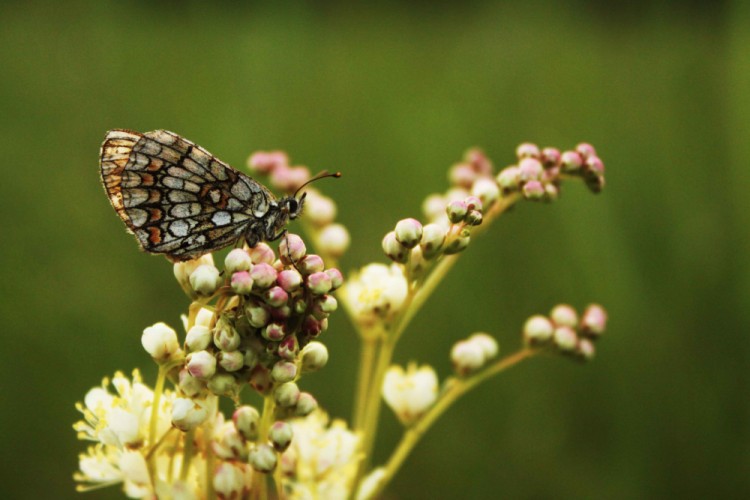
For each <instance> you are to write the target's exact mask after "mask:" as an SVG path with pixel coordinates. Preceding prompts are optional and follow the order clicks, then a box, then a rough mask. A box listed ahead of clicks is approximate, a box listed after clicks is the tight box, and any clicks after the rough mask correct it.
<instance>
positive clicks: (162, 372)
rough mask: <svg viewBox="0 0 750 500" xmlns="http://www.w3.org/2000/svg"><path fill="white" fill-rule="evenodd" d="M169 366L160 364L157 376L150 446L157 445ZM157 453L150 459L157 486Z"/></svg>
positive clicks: (150, 422)
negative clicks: (160, 406)
mask: <svg viewBox="0 0 750 500" xmlns="http://www.w3.org/2000/svg"><path fill="white" fill-rule="evenodd" d="M168 371H169V367H168V366H167V365H166V364H162V365H159V373H158V374H157V376H156V386H155V387H154V399H153V401H152V402H151V420H150V421H149V425H148V445H149V446H150V447H152V448H153V447H155V446H156V430H157V427H158V426H159V425H158V424H159V405H160V403H161V395H162V394H163V393H164V382H165V381H166V379H167V372H168ZM155 457H156V454H153V455H151V457H150V458H149V460H148V470H149V474H150V476H151V482H152V483H153V484H152V486H154V487H156V483H155V482H154V481H155V480H156V478H155V474H156V463H155V460H156V458H155Z"/></svg>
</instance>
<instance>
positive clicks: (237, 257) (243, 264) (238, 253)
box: [224, 248, 253, 274]
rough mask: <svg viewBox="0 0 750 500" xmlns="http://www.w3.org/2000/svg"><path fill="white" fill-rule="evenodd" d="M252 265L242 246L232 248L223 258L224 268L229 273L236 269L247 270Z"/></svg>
mask: <svg viewBox="0 0 750 500" xmlns="http://www.w3.org/2000/svg"><path fill="white" fill-rule="evenodd" d="M252 265H253V262H252V260H251V259H250V255H248V253H247V252H246V251H245V250H244V249H242V248H235V249H233V250H232V251H231V252H229V253H228V254H227V256H226V258H225V259H224V268H225V269H226V270H227V272H228V273H229V274H232V273H236V272H237V271H249V270H250V268H251V267H252Z"/></svg>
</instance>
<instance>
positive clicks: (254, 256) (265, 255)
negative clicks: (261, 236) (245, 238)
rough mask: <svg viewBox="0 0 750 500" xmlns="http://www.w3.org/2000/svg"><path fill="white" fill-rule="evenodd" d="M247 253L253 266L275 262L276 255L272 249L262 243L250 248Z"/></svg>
mask: <svg viewBox="0 0 750 500" xmlns="http://www.w3.org/2000/svg"><path fill="white" fill-rule="evenodd" d="M248 253H249V255H250V259H251V260H252V261H253V263H254V264H261V263H264V264H273V261H275V260H276V254H275V253H274V252H273V248H271V247H270V246H268V244H267V243H264V242H260V243H258V244H257V245H255V246H254V247H252V248H250V249H249V250H248Z"/></svg>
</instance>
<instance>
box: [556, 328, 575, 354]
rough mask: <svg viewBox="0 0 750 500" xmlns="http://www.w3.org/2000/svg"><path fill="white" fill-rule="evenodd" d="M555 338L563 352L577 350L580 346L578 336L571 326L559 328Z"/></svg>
mask: <svg viewBox="0 0 750 500" xmlns="http://www.w3.org/2000/svg"><path fill="white" fill-rule="evenodd" d="M553 338H554V341H555V345H556V346H557V348H558V349H560V350H561V351H563V352H570V351H573V350H575V348H576V345H577V344H578V336H577V335H576V332H575V330H573V329H572V328H570V327H569V326H559V327H557V328H555V333H554V337H553Z"/></svg>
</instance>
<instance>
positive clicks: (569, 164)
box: [562, 151, 583, 172]
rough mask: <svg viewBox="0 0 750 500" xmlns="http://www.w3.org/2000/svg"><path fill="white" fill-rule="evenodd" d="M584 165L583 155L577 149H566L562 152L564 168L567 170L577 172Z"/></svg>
mask: <svg viewBox="0 0 750 500" xmlns="http://www.w3.org/2000/svg"><path fill="white" fill-rule="evenodd" d="M581 166H583V157H581V155H580V154H579V153H578V152H576V151H565V152H564V153H563V154H562V168H563V170H564V171H565V172H575V171H576V170H578V169H580V168H581Z"/></svg>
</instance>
